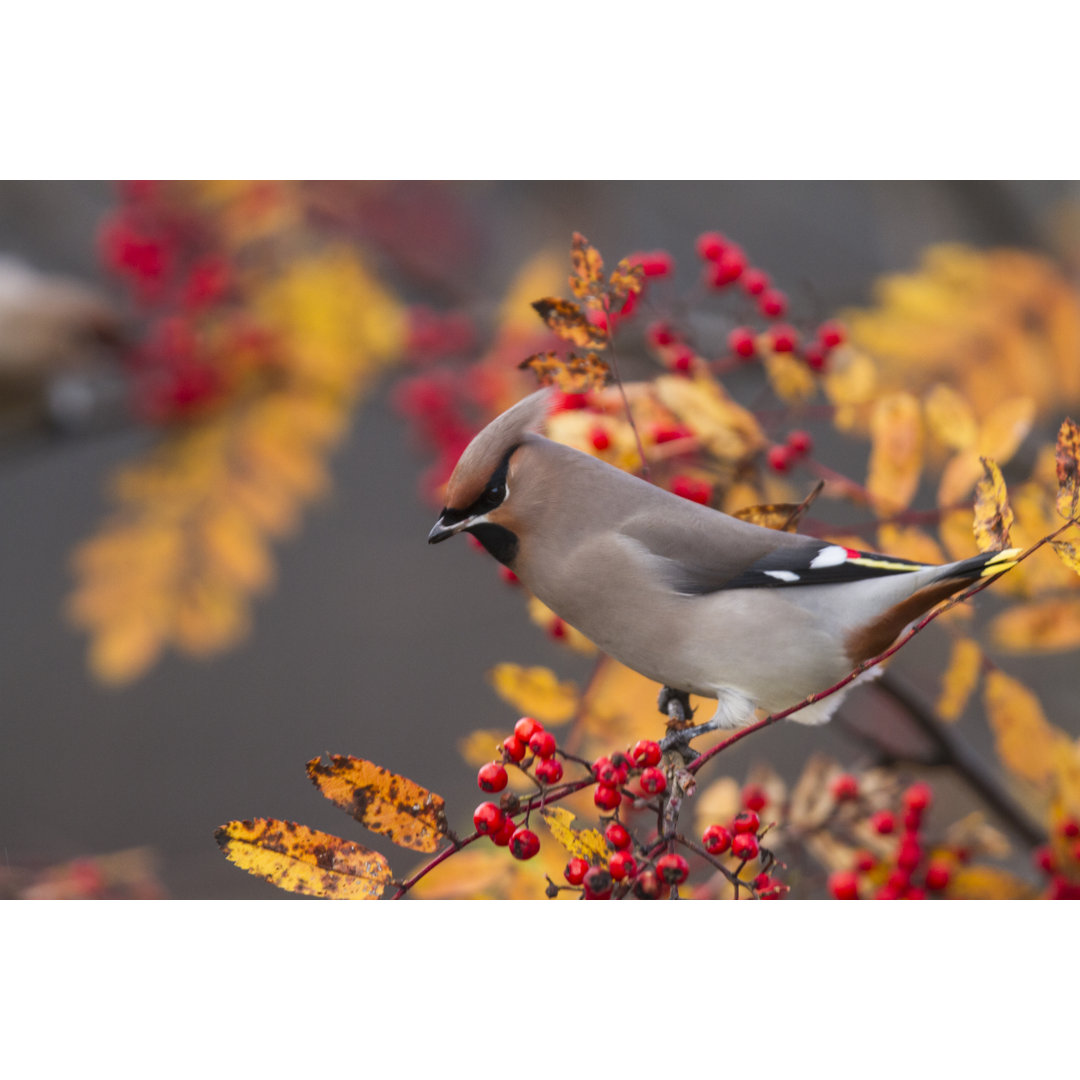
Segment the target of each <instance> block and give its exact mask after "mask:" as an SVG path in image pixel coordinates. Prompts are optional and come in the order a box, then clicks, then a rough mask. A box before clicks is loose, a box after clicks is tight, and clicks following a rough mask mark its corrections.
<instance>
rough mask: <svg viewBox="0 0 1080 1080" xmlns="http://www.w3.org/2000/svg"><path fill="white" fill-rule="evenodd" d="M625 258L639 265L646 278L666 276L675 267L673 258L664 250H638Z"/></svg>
mask: <svg viewBox="0 0 1080 1080" xmlns="http://www.w3.org/2000/svg"><path fill="white" fill-rule="evenodd" d="M627 260H628V261H629V262H631V263H633V264H635V265H637V266H640V267H641V269H642V271H643V272H644V274H645V276H646V277H647V278H650V277H667V276H668V274H670V273H671V272H672V270H674V269H675V260H674V259H673V258H672V257H671V256H670V255H669V254H668V253H667V252H666V251H639V252H636V253H635V254H633V255H628V256H627Z"/></svg>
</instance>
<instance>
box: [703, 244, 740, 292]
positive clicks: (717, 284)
mask: <svg viewBox="0 0 1080 1080" xmlns="http://www.w3.org/2000/svg"><path fill="white" fill-rule="evenodd" d="M745 269H746V256H745V255H744V254H743V253H742V251H740V250H739V248H737V247H736V246H735V245H734V244H732V245H731V247H729V248H728V249H727V250H726V251H724V252H722V253H721V254H720V256H719V257H718V258H717V259H716V260H715V262H714V263H713V264H712V267H711V269H710V272H709V275H708V282H709V284H710V285H711V286H712V287H713V288H714V289H722V288H724V287H725V286H727V285H730V284H731V283H732V282H733V281H738V280H739V278H740V277H742V272H743V271H744V270H745Z"/></svg>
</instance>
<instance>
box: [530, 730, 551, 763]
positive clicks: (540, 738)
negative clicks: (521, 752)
mask: <svg viewBox="0 0 1080 1080" xmlns="http://www.w3.org/2000/svg"><path fill="white" fill-rule="evenodd" d="M555 746H556V743H555V736H554V735H552V734H551V732H550V731H537V732H534V734H533V736H532V738H531V739H529V749H530V750H531V751H532V752H533V753H534V754H535V755H536V756H537V757H538V758H549V757H551V755H552V754H554V753H555Z"/></svg>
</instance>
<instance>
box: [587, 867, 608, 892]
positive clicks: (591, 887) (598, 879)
mask: <svg viewBox="0 0 1080 1080" xmlns="http://www.w3.org/2000/svg"><path fill="white" fill-rule="evenodd" d="M584 884H585V899H586V900H606V899H607V898H608V897H609V896H610V895H611V889H612V881H611V874H610V872H609V871H607V870H605V869H604V868H603V867H602V866H594V867H592V869H590V870H589V872H588V873H587V874H586V875H585V881H584Z"/></svg>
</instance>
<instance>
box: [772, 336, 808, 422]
mask: <svg viewBox="0 0 1080 1080" xmlns="http://www.w3.org/2000/svg"><path fill="white" fill-rule="evenodd" d="M758 353H759V354H760V355H761V358H762V363H763V364H764V365H765V374H766V375H767V376H768V379H769V385H770V386H771V387H772V390H773V393H774V394H776V396H777V397H778V398H780V400H781V401H786V402H788V403H790V404H795V405H797V404H800V403H802V402H804V401H809V400H810V398H812V397H813V396H814V394H816V393H817V385H818V384H817V379H815V378H814V373H813V372H812V371H811V370H810V368H809V367H807V365H806V362H805V361H803V360H800V359H798V358H797V357H795V356H793V355H792V354H791V353H786V352H773V351H772V350H771V349H770V348H769V346H768V343H767V341H766V340H765V339H764V337H762V338H759V339H758Z"/></svg>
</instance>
